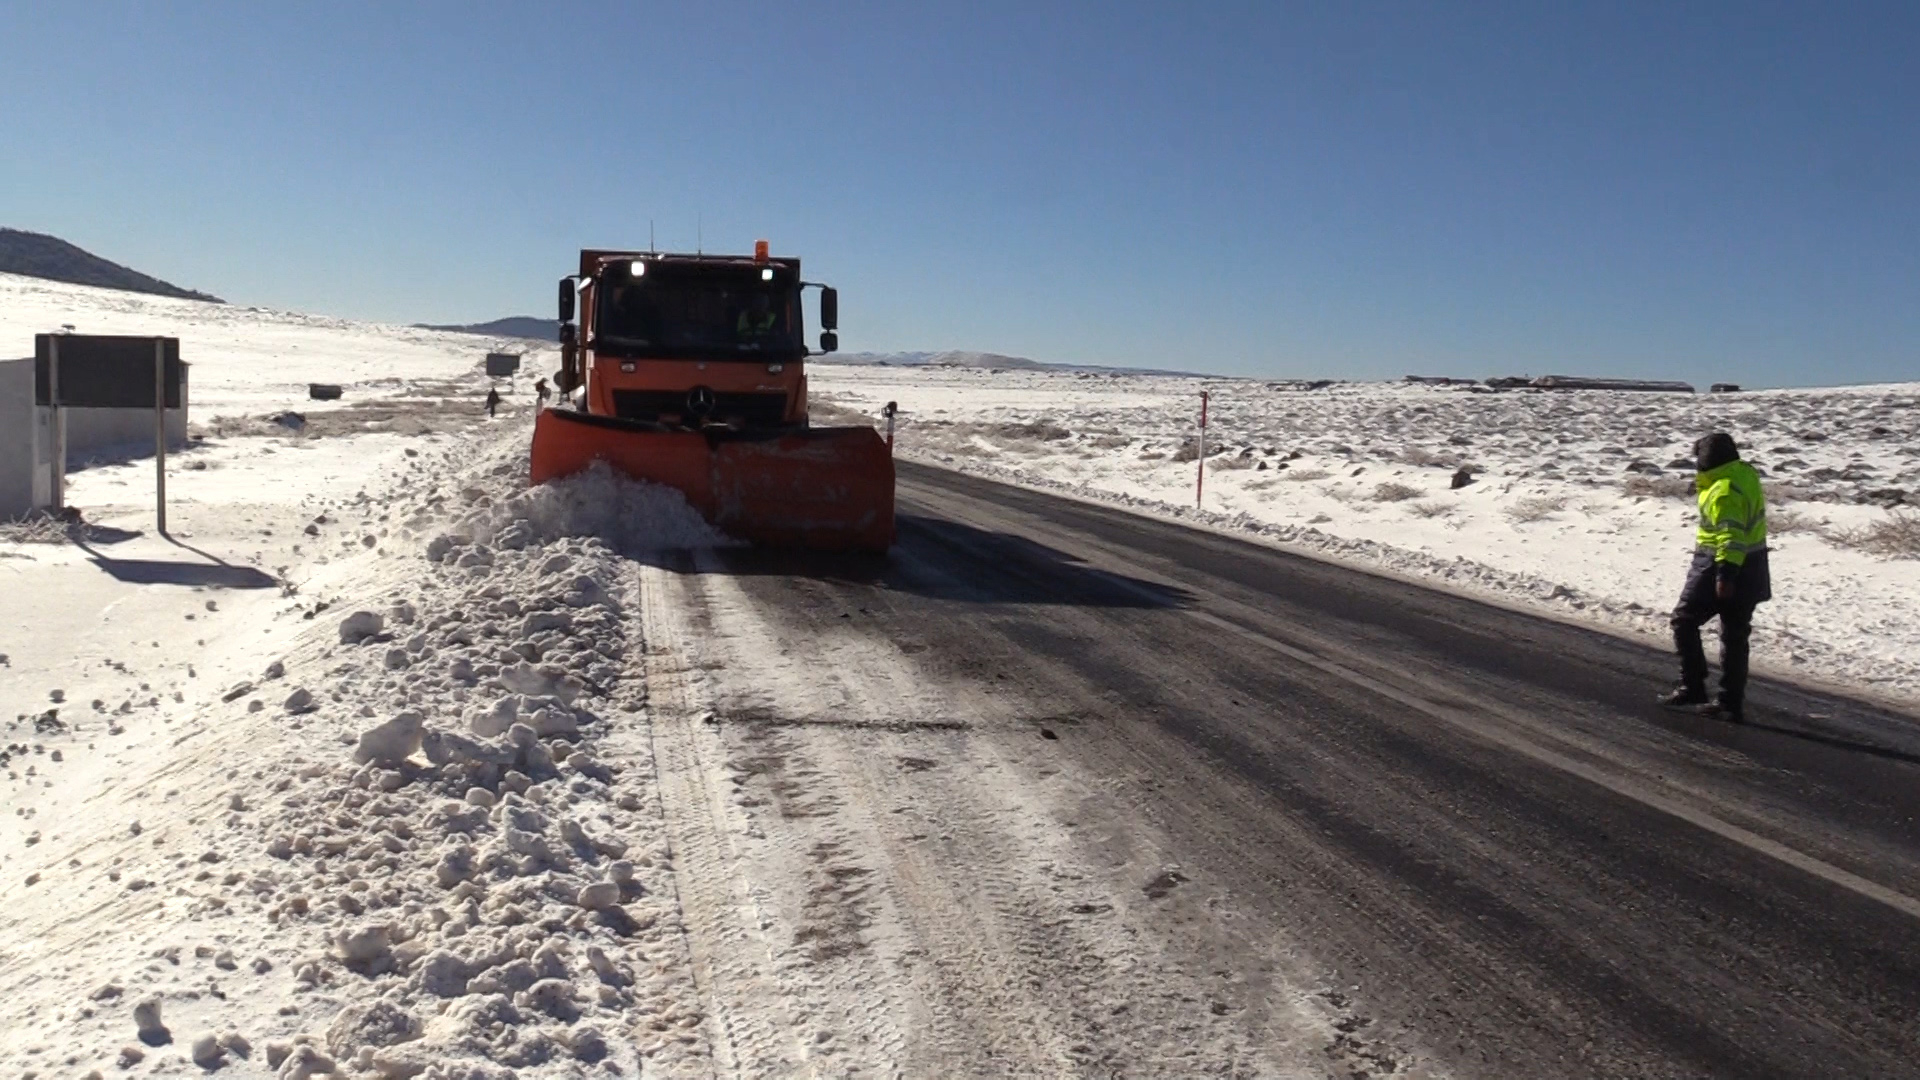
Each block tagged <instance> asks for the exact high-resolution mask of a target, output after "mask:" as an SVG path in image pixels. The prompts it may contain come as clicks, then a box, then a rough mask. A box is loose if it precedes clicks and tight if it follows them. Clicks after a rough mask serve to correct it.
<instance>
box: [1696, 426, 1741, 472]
mask: <svg viewBox="0 0 1920 1080" xmlns="http://www.w3.org/2000/svg"><path fill="white" fill-rule="evenodd" d="M1739 460H1740V447H1739V446H1737V445H1735V444H1734V441H1733V436H1731V435H1729V434H1727V433H1726V432H1724V431H1716V432H1714V433H1713V434H1711V435H1703V436H1701V437H1700V439H1699V441H1698V442H1695V443H1694V444H1693V467H1694V468H1695V469H1697V470H1699V471H1700V472H1707V471H1709V470H1712V469H1717V468H1719V467H1720V466H1722V465H1725V464H1727V463H1728V462H1730V461H1739Z"/></svg>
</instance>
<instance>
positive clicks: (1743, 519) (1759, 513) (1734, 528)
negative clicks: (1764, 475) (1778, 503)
mask: <svg viewBox="0 0 1920 1080" xmlns="http://www.w3.org/2000/svg"><path fill="white" fill-rule="evenodd" d="M1694 484H1695V486H1696V487H1698V488H1699V489H1700V532H1699V536H1698V542H1699V550H1701V551H1704V552H1709V553H1711V554H1712V555H1713V561H1714V562H1717V563H1726V564H1727V565H1729V566H1739V565H1741V564H1742V563H1745V562H1746V561H1747V556H1748V555H1749V554H1751V553H1752V552H1755V551H1765V550H1766V549H1767V500H1766V497H1765V496H1764V495H1762V494H1761V493H1760V474H1759V473H1756V472H1754V471H1753V466H1751V465H1749V464H1747V463H1746V462H1744V461H1729V462H1727V463H1726V464H1725V465H1722V466H1720V467H1719V468H1717V469H1708V470H1707V471H1706V472H1703V473H1700V474H1699V475H1698V476H1697V477H1696V478H1695V480H1694Z"/></svg>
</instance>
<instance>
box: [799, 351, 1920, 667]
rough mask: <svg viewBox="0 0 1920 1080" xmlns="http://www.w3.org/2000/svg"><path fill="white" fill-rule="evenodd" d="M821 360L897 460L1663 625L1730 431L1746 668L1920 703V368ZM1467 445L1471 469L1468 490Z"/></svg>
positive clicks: (1489, 591) (1620, 622)
mask: <svg viewBox="0 0 1920 1080" xmlns="http://www.w3.org/2000/svg"><path fill="white" fill-rule="evenodd" d="M811 381H812V388H813V394H814V397H815V400H816V401H817V402H819V403H821V404H822V405H824V406H828V407H832V406H838V407H840V408H843V409H846V410H851V411H854V412H858V413H860V414H862V415H864V416H867V417H872V416H875V415H877V413H878V411H879V409H880V407H881V406H882V405H884V404H885V403H886V402H888V401H897V402H898V403H899V406H900V408H901V410H902V412H901V416H900V420H899V430H898V452H899V453H900V454H901V455H902V456H904V457H908V458H915V459H920V460H925V461H929V462H933V463H936V464H940V465H944V466H948V467H952V468H958V469H961V470H964V471H968V472H974V473H979V474H982V475H986V476H990V477H996V478H1001V479H1007V480H1012V481H1015V482H1019V483H1025V484H1028V485H1032V486H1037V487H1042V488H1047V489H1051V490H1056V491H1062V492H1067V493H1071V494H1075V495H1079V496H1082V497H1089V498H1095V499H1101V500H1106V501H1114V502H1119V503H1122V504H1125V505H1130V506H1133V507H1136V508H1138V509H1140V510H1142V511H1145V512H1149V513H1159V514H1167V515H1174V516H1178V517H1180V518H1182V519H1185V520H1189V521H1193V522H1196V523H1202V524H1206V525H1210V526H1213V527H1216V528H1220V529H1225V530H1229V531H1233V532H1237V533H1241V534H1245V535H1250V536H1254V537H1257V538H1260V539H1263V540H1266V541H1269V542H1273V543H1278V544H1282V545H1284V546H1288V547H1292V548H1296V549H1299V550H1303V551H1307V552H1311V553H1314V554H1318V555H1322V556H1327V557H1333V558H1337V559H1341V560H1345V561H1350V562H1353V563H1356V564H1359V565H1362V566H1366V567H1369V568H1373V569H1377V570H1381V571H1385V572H1391V573H1397V574H1402V575H1408V576H1412V577H1416V578H1420V579H1424V580H1428V581H1432V582H1436V583H1439V584H1442V585H1445V586H1447V587H1451V588H1456V589H1461V590H1465V591H1469V592H1473V593H1475V594H1478V595H1481V596H1486V597H1489V598H1492V599H1496V600H1499V601H1502V602H1507V603H1513V604H1519V605H1525V606H1529V607H1533V608H1536V609H1538V610H1542V611H1546V612H1549V613H1553V614H1556V615H1559V616H1563V617H1568V618H1573V619H1579V620H1586V621H1590V622H1593V623H1597V624H1600V625H1603V626H1607V627H1609V628H1612V629H1615V630H1618V631H1623V632H1628V633H1634V634H1644V635H1648V636H1650V637H1653V638H1655V639H1658V640H1662V641H1664V640H1665V638H1666V633H1667V631H1666V613H1667V612H1668V611H1669V610H1670V609H1671V608H1672V606H1673V604H1674V601H1675V600H1676V599H1677V598H1678V595H1679V590H1680V585H1681V581H1682V579H1683V577H1684V573H1685V570H1686V565H1687V559H1688V553H1689V551H1690V549H1691V547H1692V543H1693V525H1694V521H1695V512H1694V509H1693V502H1692V471H1691V466H1690V464H1688V461H1689V459H1690V457H1691V446H1692V443H1693V440H1694V439H1695V438H1697V437H1698V436H1699V435H1701V434H1704V433H1706V432H1708V431H1711V430H1716V429H1720V430H1726V431H1729V432H1732V433H1733V435H1734V436H1735V438H1736V439H1738V440H1739V441H1740V443H1741V445H1742V447H1743V448H1744V449H1745V455H1746V457H1747V458H1748V459H1749V460H1751V461H1754V462H1755V463H1756V464H1758V465H1759V466H1760V467H1761V468H1762V469H1763V471H1764V472H1765V473H1766V474H1767V476H1768V485H1769V498H1770V499H1771V500H1772V506H1771V509H1770V515H1769V516H1770V523H1771V527H1772V533H1773V541H1772V543H1773V547H1774V549H1775V552H1776V554H1775V555H1774V556H1773V573H1774V593H1775V597H1776V599H1775V602H1774V603H1772V604H1770V605H1768V606H1767V607H1765V608H1763V609H1762V610H1761V613H1760V616H1759V618H1758V620H1757V621H1756V629H1755V666H1756V669H1757V670H1759V671H1761V672H1763V673H1765V672H1771V673H1775V674H1782V675H1787V676H1791V677H1793V678H1797V679H1801V680H1805V681H1813V682H1825V683H1831V684H1835V685H1838V686H1841V687H1844V688H1849V689H1852V690H1854V691H1855V692H1867V693H1870V694H1876V695H1879V696H1884V697H1888V698H1893V699H1898V700H1904V701H1905V702H1907V703H1909V704H1911V703H1913V702H1915V701H1917V700H1920V619H1915V618H1914V615H1913V613H1914V612H1915V611H1920V560H1916V558H1915V557H1914V556H1916V555H1920V525H1916V520H1920V519H1916V518H1913V517H1909V516H1907V511H1906V510H1905V508H1904V506H1902V505H1900V504H1901V503H1913V504H1920V384H1904V385H1892V386H1869V387H1853V388H1843V389H1821V390H1775V391H1765V392H1759V393H1740V394H1725V395H1720V394H1716V395H1708V394H1700V395H1679V394H1648V393H1608V392H1585V391H1581V392H1568V391H1532V390H1526V391H1510V392H1500V393H1494V392H1485V390H1484V388H1479V389H1478V390H1469V389H1466V388H1463V387H1459V386H1428V385H1407V384H1397V383H1389V384H1361V383H1350V384H1341V383H1335V384H1333V385H1330V386H1323V387H1319V388H1310V387H1308V386H1305V385H1302V384H1296V383H1270V382H1265V381H1260V380H1239V379H1199V378H1176V377H1149V376H1124V375H1123V376H1114V375H1108V374H1093V373H1084V372H1072V371H1011V370H1007V371H992V370H986V369H981V368H971V367H945V368H912V369H907V368H886V367H845V366H834V365H816V366H815V367H814V368H813V370H812V376H811ZM1202 390H1206V391H1208V392H1209V393H1210V394H1211V410H1210V416H1209V425H1208V429H1207V435H1208V442H1207V454H1208V461H1207V471H1206V482H1205V492H1204V495H1203V496H1202V500H1203V501H1202V509H1200V510H1195V508H1194V503H1195V481H1196V472H1197V468H1198V463H1197V462H1196V460H1195V455H1196V453H1197V450H1198V447H1197V446H1196V445H1195V441H1194V440H1195V436H1196V435H1197V433H1198V430H1197V429H1198V420H1199V406H1200V393H1201V391H1202ZM1463 467H1464V468H1466V469H1468V470H1469V471H1471V473H1472V474H1473V482H1472V483H1470V484H1467V485H1466V486H1464V487H1460V488H1457V489H1456V488H1454V487H1453V486H1452V481H1453V477H1454V475H1455V473H1456V472H1457V471H1458V470H1459V469H1461V468H1463ZM1901 549H1904V551H1905V553H1906V556H1907V557H1904V558H1902V557H1897V551H1898V550H1901Z"/></svg>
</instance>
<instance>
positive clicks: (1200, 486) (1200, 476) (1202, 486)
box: [1193, 390, 1207, 510]
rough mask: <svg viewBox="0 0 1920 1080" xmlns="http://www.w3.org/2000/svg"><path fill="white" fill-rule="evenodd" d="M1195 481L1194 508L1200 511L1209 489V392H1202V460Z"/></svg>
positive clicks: (1199, 462)
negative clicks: (1201, 503)
mask: <svg viewBox="0 0 1920 1080" xmlns="http://www.w3.org/2000/svg"><path fill="white" fill-rule="evenodd" d="M1197 464H1198V466H1199V468H1198V469H1197V470H1196V471H1195V475H1194V479H1193V508H1194V509H1195V510H1198V509H1200V496H1201V495H1202V494H1204V493H1205V492H1206V488H1207V392H1206V391H1205V390H1202V391H1200V460H1199V461H1198V462H1197Z"/></svg>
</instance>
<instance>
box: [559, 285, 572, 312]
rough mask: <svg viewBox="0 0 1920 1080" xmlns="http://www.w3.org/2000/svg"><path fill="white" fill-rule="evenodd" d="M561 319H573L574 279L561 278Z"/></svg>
mask: <svg viewBox="0 0 1920 1080" xmlns="http://www.w3.org/2000/svg"><path fill="white" fill-rule="evenodd" d="M560 321H561V322H563V323H568V322H572V321H573V279H572V278H561V279H560Z"/></svg>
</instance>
